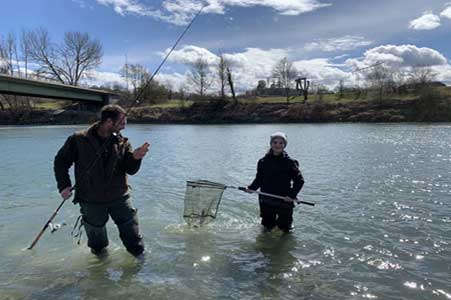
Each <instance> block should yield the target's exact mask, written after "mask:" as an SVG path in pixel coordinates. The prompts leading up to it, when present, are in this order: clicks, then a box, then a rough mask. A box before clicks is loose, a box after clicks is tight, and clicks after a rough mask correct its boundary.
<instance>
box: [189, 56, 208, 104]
mask: <svg viewBox="0 0 451 300" xmlns="http://www.w3.org/2000/svg"><path fill="white" fill-rule="evenodd" d="M188 78H189V80H190V81H191V82H192V83H193V84H194V86H195V89H196V93H197V94H199V96H201V97H203V96H204V95H205V92H206V91H207V89H208V88H209V86H210V84H211V79H210V70H209V66H208V63H207V61H206V60H204V59H202V58H199V59H197V60H196V61H195V62H194V63H193V64H192V66H191V72H190V74H189V77H188Z"/></svg>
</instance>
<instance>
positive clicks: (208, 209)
mask: <svg viewBox="0 0 451 300" xmlns="http://www.w3.org/2000/svg"><path fill="white" fill-rule="evenodd" d="M226 187H227V186H225V185H223V184H220V183H216V182H211V181H207V180H197V181H187V182H186V191H185V200H184V202H185V209H184V211H183V218H184V219H185V221H186V222H187V223H188V225H192V226H200V225H204V224H207V223H209V222H210V221H212V220H213V219H215V218H216V214H217V213H218V207H219V203H220V202H221V198H222V194H223V193H224V190H225V189H226Z"/></svg>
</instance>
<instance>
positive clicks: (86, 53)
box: [59, 32, 102, 85]
mask: <svg viewBox="0 0 451 300" xmlns="http://www.w3.org/2000/svg"><path fill="white" fill-rule="evenodd" d="M59 52H60V55H61V57H62V63H63V66H62V68H61V69H62V73H63V74H64V77H65V78H66V80H67V83H69V84H70V85H78V83H79V81H80V79H81V78H82V76H83V75H85V74H86V72H87V71H89V70H93V69H95V68H96V67H97V66H99V65H100V63H101V62H102V46H101V44H100V42H99V41H98V40H92V39H91V38H90V36H89V34H87V33H80V32H66V33H65V34H64V43H63V45H62V47H61V50H60V51H59Z"/></svg>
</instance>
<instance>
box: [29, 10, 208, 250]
mask: <svg viewBox="0 0 451 300" xmlns="http://www.w3.org/2000/svg"><path fill="white" fill-rule="evenodd" d="M204 7H205V4H203V5H202V6H201V8H200V9H199V11H198V12H197V13H196V14H195V15H194V17H193V18H192V19H191V22H189V24H188V25H187V26H186V27H185V30H183V32H182V33H181V34H180V36H179V37H178V38H177V40H176V41H175V43H174V45H173V46H172V48H171V49H170V50H169V52H168V53H167V54H166V56H165V57H164V59H163V60H162V61H161V63H160V64H159V65H158V67H157V68H156V69H155V71H154V72H153V74H152V76H151V77H150V78H149V79H148V80H146V83H145V84H144V86H142V87H141V90H140V91H139V93H138V94H137V95H136V97H135V99H134V101H133V103H132V105H131V106H130V107H129V108H128V109H127V110H126V112H125V114H123V115H122V116H121V118H119V121H117V122H116V123H117V124H120V123H121V122H122V121H123V120H124V119H125V117H126V116H127V115H128V114H129V113H130V111H131V110H132V109H133V108H134V107H135V106H137V105H138V104H139V103H140V101H139V99H140V98H141V97H142V96H143V95H144V91H145V90H146V89H147V87H148V86H149V85H150V83H151V82H152V81H153V79H154V77H155V76H156V75H157V74H158V72H159V71H160V69H161V67H162V66H163V65H164V63H165V62H166V61H167V59H168V58H169V56H170V55H171V53H172V52H173V51H174V49H175V48H176V47H177V45H178V43H179V42H180V41H181V40H182V38H183V37H184V36H185V34H186V33H187V32H188V30H189V29H190V28H191V25H192V24H193V23H194V21H195V20H196V19H197V17H198V16H199V15H200V14H201V12H202V10H203V9H204ZM116 135H117V133H113V134H112V135H111V136H109V137H108V138H107V140H106V141H105V142H104V143H103V144H102V146H101V147H100V148H99V150H98V151H97V153H96V158H95V159H94V161H93V162H92V163H91V164H90V165H89V167H88V168H87V169H86V173H85V174H84V176H82V177H81V178H82V179H85V180H86V178H89V176H90V173H91V170H92V168H93V167H94V166H95V165H96V163H97V162H98V161H99V159H100V157H101V155H102V153H103V151H104V150H105V149H106V147H107V145H108V143H109V141H110V140H111V139H112V137H113V136H116ZM76 186H77V184H74V186H72V187H71V188H70V191H71V192H72V191H73V190H75V187H76ZM69 198H70V195H69V197H67V198H66V199H63V201H61V203H60V204H59V205H58V207H57V208H56V210H55V211H54V212H53V213H52V215H51V216H50V218H49V219H48V220H47V222H46V223H45V225H44V227H43V228H42V229H41V231H40V232H39V233H38V235H37V236H36V237H35V239H34V240H33V242H32V243H31V244H30V246H29V247H28V248H27V249H28V250H31V249H33V248H34V246H35V245H36V243H37V242H38V241H39V239H40V238H41V236H42V235H43V234H44V232H45V230H46V229H47V228H48V227H49V226H50V225H51V224H52V221H53V219H54V218H55V217H56V215H57V214H58V212H59V210H60V209H61V207H62V206H63V205H64V203H65V202H66V200H67V199H69Z"/></svg>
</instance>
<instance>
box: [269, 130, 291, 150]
mask: <svg viewBox="0 0 451 300" xmlns="http://www.w3.org/2000/svg"><path fill="white" fill-rule="evenodd" d="M275 138H281V139H282V140H283V141H284V143H285V147H286V146H287V144H288V138H287V135H286V134H285V133H283V132H281V131H278V132H274V133H273V134H271V137H270V139H269V144H270V145H271V143H272V141H273V140H274V139H275Z"/></svg>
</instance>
